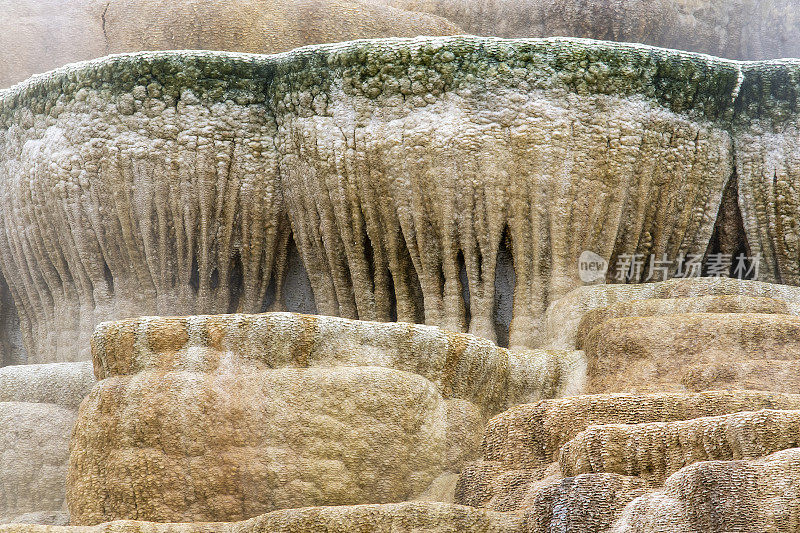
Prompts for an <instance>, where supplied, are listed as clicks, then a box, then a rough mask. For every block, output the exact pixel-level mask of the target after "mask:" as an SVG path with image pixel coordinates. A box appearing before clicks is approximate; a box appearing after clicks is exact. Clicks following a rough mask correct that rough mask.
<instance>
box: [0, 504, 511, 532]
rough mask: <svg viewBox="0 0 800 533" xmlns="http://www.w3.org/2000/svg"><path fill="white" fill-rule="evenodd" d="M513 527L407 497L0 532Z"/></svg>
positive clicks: (507, 520)
mask: <svg viewBox="0 0 800 533" xmlns="http://www.w3.org/2000/svg"><path fill="white" fill-rule="evenodd" d="M309 531H314V532H319V533H351V532H353V531H369V532H374V533H417V532H419V531H430V532H432V533H461V532H464V533H514V532H522V531H525V528H524V526H523V519H522V517H519V516H514V515H509V514H505V513H495V512H492V511H487V510H485V509H475V508H472V507H466V506H462V505H449V504H444V503H421V502H408V503H396V504H384V505H353V506H333V507H307V508H303V509H286V510H281V511H273V512H271V513H268V514H265V515H262V516H258V517H255V518H252V519H250V520H246V521H242V522H234V523H177V524H176V523H170V524H163V523H154V522H137V521H131V520H125V521H116V522H108V523H105V524H100V525H97V526H71V527H52V526H39V525H23V524H12V525H6V526H3V525H0V532H2V533H267V532H269V533H307V532H309Z"/></svg>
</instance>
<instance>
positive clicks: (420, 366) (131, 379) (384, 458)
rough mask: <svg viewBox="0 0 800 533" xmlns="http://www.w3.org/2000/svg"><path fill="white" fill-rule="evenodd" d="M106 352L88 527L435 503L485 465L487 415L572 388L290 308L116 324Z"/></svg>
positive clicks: (514, 360) (514, 366) (504, 357)
mask: <svg viewBox="0 0 800 533" xmlns="http://www.w3.org/2000/svg"><path fill="white" fill-rule="evenodd" d="M93 355H94V366H95V372H96V374H97V377H98V378H100V379H101V381H100V382H99V383H98V385H97V386H96V387H95V388H94V389H93V390H92V392H91V394H90V395H89V396H88V398H87V399H86V400H85V401H84V402H83V404H82V405H81V408H80V412H79V418H78V422H77V424H76V427H75V433H74V436H73V438H72V441H71V445H70V471H69V477H68V479H67V498H68V501H69V509H70V516H71V520H72V521H73V523H76V524H97V523H100V522H104V521H108V520H116V519H138V520H154V521H181V522H200V521H235V520H242V519H246V518H250V517H253V516H256V515H259V514H262V513H265V512H268V511H271V510H274V509H280V508H293V507H305V506H318V505H334V504H335V505H347V504H358V503H384V502H397V501H405V500H409V499H413V498H415V497H420V496H422V495H423V494H424V493H425V492H426V489H428V487H429V486H430V485H431V484H432V483H434V482H436V480H437V479H438V478H439V477H440V476H442V475H445V474H448V473H457V472H458V471H460V469H461V467H462V466H463V465H464V464H465V463H466V462H467V461H469V460H473V459H474V458H476V457H477V455H478V449H479V445H480V438H481V434H482V430H483V426H484V423H485V419H486V416H487V415H490V414H494V413H497V412H499V411H501V410H503V409H504V408H506V407H507V406H508V405H511V404H513V403H517V402H519V401H524V400H525V399H526V398H531V397H537V396H541V395H543V394H548V395H551V394H554V393H556V392H557V389H556V390H554V387H555V386H556V384H557V383H558V381H559V379H560V378H561V375H559V374H557V373H556V374H552V375H551V374H548V372H551V371H552V366H551V365H552V361H543V359H545V358H544V357H542V358H540V359H537V358H535V357H526V355H528V356H530V355H531V354H513V353H510V352H509V351H508V350H505V349H503V348H497V347H496V346H495V345H493V344H492V343H490V342H488V341H486V340H484V339H479V338H477V337H472V336H470V335H465V334H457V333H450V332H445V331H442V330H439V329H437V328H433V327H429V326H415V325H411V324H401V323H395V324H380V323H369V322H355V321H349V320H345V319H340V318H331V317H314V316H308V315H293V314H288V313H275V314H265V315H221V316H195V317H186V318H159V317H143V318H139V319H132V320H127V321H119V322H113V323H106V324H103V325H101V326H100V327H99V328H98V330H97V332H96V334H95V336H94V338H93ZM564 355H565V356H569V355H570V354H569V353H566V354H564ZM544 363H549V365H548V364H544ZM451 477H452V476H451ZM131 487H134V488H135V489H134V490H131Z"/></svg>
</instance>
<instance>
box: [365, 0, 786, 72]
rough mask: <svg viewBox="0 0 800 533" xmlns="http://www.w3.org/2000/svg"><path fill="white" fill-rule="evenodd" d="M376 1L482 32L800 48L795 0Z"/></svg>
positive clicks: (703, 47)
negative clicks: (611, 0)
mask: <svg viewBox="0 0 800 533" xmlns="http://www.w3.org/2000/svg"><path fill="white" fill-rule="evenodd" d="M371 1H372V2H374V3H376V4H381V5H384V4H385V5H391V6H395V7H398V8H402V9H407V10H417V11H421V12H424V13H431V14H434V15H438V16H441V17H445V18H447V19H448V20H450V21H452V22H454V23H455V24H458V25H459V26H461V28H463V29H464V32H465V33H470V34H475V35H493V36H496V37H550V36H570V37H589V38H592V39H605V40H609V41H627V42H637V43H645V44H652V45H655V46H663V47H666V48H678V49H681V50H689V51H693V52H703V53H706V54H711V55H717V56H722V57H730V58H732V59H768V58H776V57H797V56H798V55H800V18H798V13H797V2H795V1H794V0H695V1H688V0H616V1H614V2H610V1H604V0H589V1H585V0H583V1H582V0H495V1H487V0H371Z"/></svg>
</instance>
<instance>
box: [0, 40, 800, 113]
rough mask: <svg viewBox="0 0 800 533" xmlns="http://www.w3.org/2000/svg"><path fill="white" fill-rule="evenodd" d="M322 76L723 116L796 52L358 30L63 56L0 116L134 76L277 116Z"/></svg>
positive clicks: (124, 83)
mask: <svg viewBox="0 0 800 533" xmlns="http://www.w3.org/2000/svg"><path fill="white" fill-rule="evenodd" d="M334 83H338V84H340V85H341V88H342V90H343V91H344V92H345V94H349V95H360V96H364V97H367V98H370V99H376V100H378V101H379V102H380V101H381V99H386V98H390V97H396V96H398V95H402V96H403V97H404V98H408V97H415V96H417V97H420V98H424V97H428V99H429V98H430V96H433V97H437V96H439V95H441V94H442V93H444V92H448V91H457V90H459V89H464V88H468V89H469V90H470V92H471V93H472V94H476V95H479V94H481V93H482V92H492V91H495V90H498V89H504V88H512V89H521V90H534V89H561V90H564V91H571V92H574V93H577V94H608V95H617V96H620V97H626V96H631V95H637V94H638V95H641V96H643V97H646V98H652V99H655V100H656V101H657V102H659V103H660V104H661V105H663V106H664V107H666V108H668V109H670V110H672V111H675V112H685V113H692V114H696V115H699V116H703V117H706V118H707V119H710V120H721V121H725V122H727V121H730V120H731V119H732V118H733V114H734V110H736V111H738V112H740V113H745V114H747V115H752V114H753V113H757V114H759V115H762V114H768V115H769V116H772V117H775V118H780V117H781V116H783V115H785V114H787V113H790V114H792V113H796V112H797V108H798V98H797V95H798V87H800V61H792V60H789V61H787V60H783V61H756V62H742V61H733V60H727V59H720V58H715V57H711V56H707V55H702V54H694V53H687V52H680V51H676V50H667V49H661V48H654V47H651V46H645V45H638V44H625V43H613V42H605V41H593V40H587V39H570V38H550V39H498V38H485V37H463V36H461V37H442V38H416V39H375V40H361V41H352V42H348V43H339V44H329V45H317V46H309V47H304V48H299V49H297V50H294V51H291V52H286V53H283V54H276V55H258V54H240V53H229V52H200V51H176V52H143V53H136V54H124V55H117V56H110V57H107V58H102V59H98V60H93V61H88V62H84V63H77V64H74V65H69V66H66V67H63V68H61V69H58V70H55V71H52V72H50V73H47V74H43V75H39V76H35V77H33V78H31V79H30V80H28V81H26V82H23V83H21V84H19V85H16V86H14V87H11V88H10V89H7V90H5V91H0V121H2V122H3V123H4V124H8V123H9V122H14V119H13V113H14V110H16V109H20V108H28V109H30V110H31V111H33V112H34V113H48V112H49V111H50V108H51V107H52V106H53V105H55V103H56V102H57V101H58V102H60V103H62V104H63V103H65V102H68V101H69V100H70V99H71V98H74V97H75V95H77V94H78V92H79V91H80V90H81V89H90V90H95V91H100V92H107V93H108V95H109V96H110V97H114V96H118V95H120V94H125V93H130V92H131V91H133V90H134V88H135V87H137V86H142V87H156V88H157V90H158V91H159V94H163V95H166V96H169V97H173V98H177V97H179V96H180V95H181V93H182V92H183V91H185V90H187V89H189V90H191V91H192V92H193V93H194V94H195V96H197V97H198V98H200V99H201V100H206V101H220V100H229V99H230V100H233V101H235V102H237V103H240V104H243V105H245V104H249V103H267V104H268V105H269V106H271V107H272V109H273V111H274V112H275V114H276V115H277V116H280V115H281V114H282V113H285V112H302V111H304V110H305V112H306V113H310V112H324V107H322V108H321V107H320V106H319V105H316V106H315V107H311V102H317V103H319V102H323V103H324V102H325V101H327V99H328V98H329V95H330V88H331V84H334ZM422 101H423V105H424V100H422ZM312 110H313V111H312Z"/></svg>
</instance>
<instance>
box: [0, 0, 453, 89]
mask: <svg viewBox="0 0 800 533" xmlns="http://www.w3.org/2000/svg"><path fill="white" fill-rule="evenodd" d="M0 13H3V18H2V19H0V50H3V51H2V52H0V88H2V87H7V86H9V85H11V84H12V83H16V82H18V81H21V80H23V79H25V78H27V77H28V76H30V75H32V74H37V73H40V72H45V71H47V70H51V69H54V68H57V67H60V66H62V65H65V64H67V63H74V62H76V61H84V60H87V59H94V58H97V57H101V56H105V55H108V54H115V53H120V52H138V51H141V50H228V51H231V52H256V53H263V54H271V53H275V52H284V51H286V50H291V49H292V48H297V47H298V46H303V45H307V44H318V43H331V42H338V41H349V40H352V39H370V38H375V37H416V36H417V35H452V34H456V33H464V32H463V31H461V29H460V28H458V27H457V26H456V25H454V24H452V23H451V22H450V21H448V20H447V19H444V18H442V17H437V16H435V15H430V14H428V13H422V12H414V11H408V10H403V9H398V8H394V7H391V6H386V5H380V4H375V3H371V2H366V1H362V0H347V1H345V0H262V1H256V0H226V1H222V2H218V1H214V0H180V1H163V0H71V1H70V2H61V1H58V0H18V1H15V0H3V1H0Z"/></svg>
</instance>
